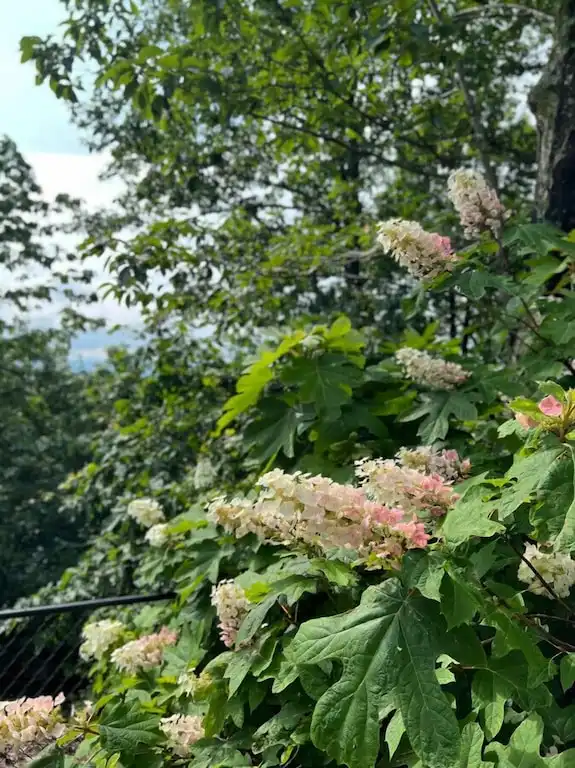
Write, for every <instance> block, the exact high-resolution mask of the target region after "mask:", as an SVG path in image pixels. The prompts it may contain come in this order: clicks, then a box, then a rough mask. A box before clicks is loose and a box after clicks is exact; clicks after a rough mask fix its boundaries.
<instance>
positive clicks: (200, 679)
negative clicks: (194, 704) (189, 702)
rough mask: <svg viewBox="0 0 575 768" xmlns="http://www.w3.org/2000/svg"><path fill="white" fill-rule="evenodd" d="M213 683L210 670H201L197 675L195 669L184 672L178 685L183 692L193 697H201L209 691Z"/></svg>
mask: <svg viewBox="0 0 575 768" xmlns="http://www.w3.org/2000/svg"><path fill="white" fill-rule="evenodd" d="M212 683H213V679H212V676H211V675H210V673H209V672H200V674H199V675H196V673H195V672H194V670H193V669H190V670H188V671H187V672H182V674H181V675H180V676H179V678H178V685H179V686H180V687H181V689H182V693H183V694H185V695H186V696H191V697H192V698H193V699H194V698H198V699H201V698H202V696H204V695H205V694H206V693H207V692H208V690H209V689H210V687H211V685H212Z"/></svg>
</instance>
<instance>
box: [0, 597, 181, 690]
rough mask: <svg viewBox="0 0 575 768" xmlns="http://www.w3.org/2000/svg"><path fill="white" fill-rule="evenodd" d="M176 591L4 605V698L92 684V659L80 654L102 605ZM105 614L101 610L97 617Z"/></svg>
mask: <svg viewBox="0 0 575 768" xmlns="http://www.w3.org/2000/svg"><path fill="white" fill-rule="evenodd" d="M173 597H174V594H172V593H163V594H159V595H125V596H123V597H106V598H102V599H99V600H84V601H81V602H77V603H66V604H63V605H42V606H35V607H32V608H16V609H8V610H0V701H8V700H11V699H18V698H20V697H22V696H30V697H31V696H41V695H51V696H55V695H56V694H58V693H60V692H62V693H64V694H65V696H66V698H68V699H72V698H75V697H76V696H79V695H81V693H82V692H83V691H84V690H86V689H87V687H88V678H87V672H88V669H89V666H90V665H89V663H88V662H86V661H83V660H82V659H81V658H80V655H79V648H80V644H81V632H82V627H83V626H84V624H85V623H86V622H87V621H88V620H89V619H90V618H91V617H92V615H93V614H94V613H95V612H96V611H97V612H98V613H99V614H100V613H101V610H100V609H105V608H116V607H119V606H130V605H135V604H137V603H148V604H151V603H157V602H160V601H167V600H171V599H173ZM98 618H100V616H99V617H98Z"/></svg>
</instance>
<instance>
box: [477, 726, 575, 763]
mask: <svg viewBox="0 0 575 768" xmlns="http://www.w3.org/2000/svg"><path fill="white" fill-rule="evenodd" d="M542 740H543V720H542V719H541V717H540V716H539V715H538V714H535V713H534V714H531V715H529V717H528V718H526V719H525V720H524V721H523V722H522V723H521V724H520V725H519V726H518V727H517V728H516V729H515V730H514V731H513V734H512V735H511V738H510V740H509V744H507V745H505V746H503V744H500V743H499V742H497V741H493V742H491V744H489V745H488V746H487V747H486V749H485V757H486V758H488V759H493V758H496V760H497V765H498V768H571V766H572V765H575V762H574V761H575V749H568V750H567V751H566V752H563V753H562V754H560V755H552V756H550V757H542V756H541V742H542Z"/></svg>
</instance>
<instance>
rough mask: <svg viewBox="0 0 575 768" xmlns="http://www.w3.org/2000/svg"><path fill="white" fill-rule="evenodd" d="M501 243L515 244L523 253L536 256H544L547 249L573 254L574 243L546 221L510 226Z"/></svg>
mask: <svg viewBox="0 0 575 768" xmlns="http://www.w3.org/2000/svg"><path fill="white" fill-rule="evenodd" d="M503 243H504V245H514V244H517V245H518V246H519V252H520V253H521V254H523V255H526V254H528V253H536V254H537V255H538V256H546V255H547V254H548V253H549V251H561V252H562V253H568V254H571V255H575V243H571V242H569V240H566V239H565V234H564V233H563V232H562V231H561V230H560V229H558V228H557V227H554V226H553V224H549V223H546V222H542V223H539V224H521V226H518V227H512V228H511V229H508V230H507V231H506V232H505V235H504V240H503Z"/></svg>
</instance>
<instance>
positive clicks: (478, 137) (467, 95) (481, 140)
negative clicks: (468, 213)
mask: <svg viewBox="0 0 575 768" xmlns="http://www.w3.org/2000/svg"><path fill="white" fill-rule="evenodd" d="M427 2H428V4H429V7H430V8H431V10H432V12H433V15H434V16H435V18H436V19H437V21H438V22H439V23H440V24H441V23H443V22H444V21H445V19H444V18H443V13H442V12H441V10H440V8H439V5H438V4H437V1H436V0H427ZM455 74H456V77H457V81H458V83H459V87H460V89H461V93H462V94H463V98H464V99H465V104H466V106H467V111H468V113H469V119H470V120H471V126H472V129H473V135H474V137H475V141H476V144H477V149H478V150H479V155H480V157H481V162H482V164H483V168H484V170H485V176H486V178H487V181H488V182H489V184H490V185H491V186H492V187H493V189H495V190H497V176H496V175H495V172H494V170H493V168H492V167H491V162H490V160H489V154H488V151H487V143H486V141H485V137H484V135H483V128H482V126H481V120H480V119H479V115H478V114H477V109H476V104H475V100H474V98H473V96H472V94H471V91H470V90H469V89H468V87H467V83H466V82H465V76H464V74H463V68H462V66H461V62H460V61H459V60H456V62H455Z"/></svg>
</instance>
